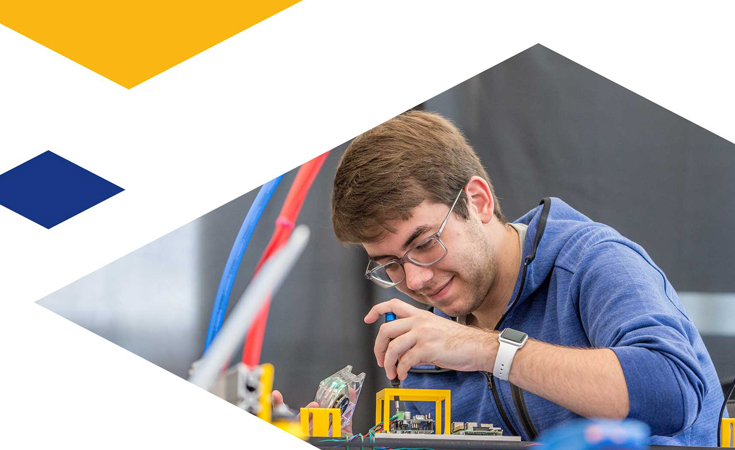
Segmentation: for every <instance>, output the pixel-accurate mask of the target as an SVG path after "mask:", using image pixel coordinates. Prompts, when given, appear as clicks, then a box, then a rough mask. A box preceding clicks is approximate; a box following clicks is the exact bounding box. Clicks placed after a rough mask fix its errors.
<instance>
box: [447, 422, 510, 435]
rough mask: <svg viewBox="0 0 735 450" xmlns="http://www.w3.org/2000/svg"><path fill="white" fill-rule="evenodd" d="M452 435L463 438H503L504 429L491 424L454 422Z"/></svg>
mask: <svg viewBox="0 0 735 450" xmlns="http://www.w3.org/2000/svg"><path fill="white" fill-rule="evenodd" d="M452 434H456V435H461V436H502V435H503V429H502V428H498V427H494V426H493V424H491V423H481V424H479V425H478V424H477V422H452Z"/></svg>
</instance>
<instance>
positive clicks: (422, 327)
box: [332, 111, 723, 445]
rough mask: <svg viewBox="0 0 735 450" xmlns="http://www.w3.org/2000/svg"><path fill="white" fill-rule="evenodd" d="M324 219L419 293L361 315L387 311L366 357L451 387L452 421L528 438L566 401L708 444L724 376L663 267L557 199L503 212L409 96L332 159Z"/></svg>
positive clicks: (407, 379)
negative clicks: (328, 215)
mask: <svg viewBox="0 0 735 450" xmlns="http://www.w3.org/2000/svg"><path fill="white" fill-rule="evenodd" d="M332 222H333V225H334V231H335V234H336V236H337V238H338V239H339V240H340V241H342V242H343V243H349V244H357V245H361V246H363V247H364V248H365V250H366V251H367V254H368V257H369V264H368V267H367V270H366V272H365V276H366V277H367V278H369V279H371V280H372V281H374V282H376V283H377V284H379V285H380V286H383V287H396V288H397V289H398V290H399V291H401V292H404V293H405V294H407V295H409V296H410V297H411V298H413V299H415V300H416V301H418V302H420V303H423V304H425V305H427V306H429V307H431V309H430V310H428V311H427V310H422V309H418V308H415V307H413V306H410V305H408V304H406V303H404V302H402V301H400V300H397V299H394V300H391V301H388V302H385V303H381V304H378V305H376V306H375V307H373V308H372V309H371V310H370V312H369V313H368V314H367V316H366V317H365V322H367V323H374V322H376V321H378V320H379V319H380V318H381V317H382V316H383V315H384V314H385V313H387V312H393V313H395V314H396V315H397V316H398V319H397V320H395V321H392V322H389V323H385V324H383V325H381V327H380V332H379V334H378V336H377V338H376V341H375V349H374V350H375V357H376V359H377V362H378V365H380V366H381V367H383V368H384V369H385V373H386V375H387V377H388V378H390V379H393V378H394V377H396V376H398V378H399V379H400V380H402V386H403V387H408V388H422V389H451V391H452V417H453V419H455V421H471V422H484V423H493V424H495V425H496V426H501V427H502V428H503V429H504V431H505V432H506V434H518V435H521V436H522V437H523V438H524V439H532V438H533V437H535V434H536V433H538V432H541V431H543V430H545V429H547V428H549V427H551V426H553V425H556V424H559V423H560V422H563V421H565V420H568V419H572V418H575V417H578V416H585V417H606V418H618V419H622V418H626V417H628V418H633V419H638V420H641V421H643V422H646V423H647V424H648V425H649V426H650V427H651V431H652V434H653V435H654V437H653V439H652V444H661V445H714V444H715V438H716V436H715V434H716V429H717V421H718V414H719V408H720V406H721V404H722V401H723V395H722V391H721V389H720V386H719V382H718V379H717V375H716V373H715V369H714V367H713V365H712V361H711V359H710V357H709V355H708V353H707V350H706V349H705V347H704V344H703V343H702V339H701V338H700V336H699V333H698V332H697V330H696V329H695V327H694V325H693V324H692V322H691V321H690V320H689V318H688V316H687V314H686V312H685V311H684V307H683V306H682V304H681V303H680V301H679V299H678V297H677V294H676V292H675V291H674V288H673V287H672V286H671V284H670V283H669V282H668V280H667V279H666V276H665V275H664V273H663V272H662V271H661V269H659V268H658V267H657V266H656V265H655V264H654V262H653V261H652V260H651V258H650V257H649V256H648V254H647V253H646V252H645V250H644V249H643V248H641V247H640V246H639V245H637V244H635V243H634V242H632V241H630V240H628V239H626V238H625V237H623V236H621V235H620V234H619V233H617V232H616V231H615V230H613V229H612V228H610V227H608V226H605V225H602V224H599V223H595V222H592V221H591V220H590V219H588V218H587V217H585V216H584V215H582V214H581V213H579V212H577V211H575V210H574V209H572V208H571V207H570V206H569V205H567V204H566V203H564V202H563V201H561V200H559V199H555V198H554V199H545V200H544V201H543V202H542V204H541V205H539V206H538V207H536V208H534V209H532V210H531V211H529V212H528V213H527V214H525V215H524V216H523V217H521V218H520V219H518V220H517V221H516V222H514V223H508V222H506V220H505V218H504V216H503V214H502V212H501V208H500V204H499V203H498V200H497V198H496V196H495V193H494V192H493V187H492V184H491V182H490V178H489V177H488V175H487V173H486V171H485V169H484V168H483V167H482V164H481V163H480V160H479V159H478V157H477V155H476V154H475V153H474V151H473V149H472V148H471V147H470V146H469V144H468V143H467V142H466V140H465V138H464V137H463V135H462V134H461V133H460V131H459V130H458V129H457V128H456V127H455V126H454V125H452V124H451V123H450V122H449V121H447V120H446V119H444V118H442V117H441V116H439V115H437V114H430V113H425V112H418V111H412V112H408V113H405V114H403V115H401V116H398V117H396V118H394V119H392V120H389V121H388V122H385V123H383V124H382V125H380V126H378V127H376V128H374V129H372V130H370V131H368V132H366V133H364V134H363V135H361V136H358V137H357V138H356V139H355V140H354V141H353V142H352V144H351V145H350V146H349V148H348V149H347V150H346V152H345V154H344V155H343V157H342V159H341V161H340V164H339V168H338V169H337V174H336V176H335V181H334V190H333V196H332ZM501 332H502V333H501ZM411 368H413V369H411ZM409 369H411V370H410V371H409ZM428 406H432V405H428ZM428 406H427V411H428V409H431V408H428ZM409 407H410V408H411V409H412V410H413V411H414V412H421V411H423V404H421V403H415V404H411V405H409ZM432 407H433V406H432Z"/></svg>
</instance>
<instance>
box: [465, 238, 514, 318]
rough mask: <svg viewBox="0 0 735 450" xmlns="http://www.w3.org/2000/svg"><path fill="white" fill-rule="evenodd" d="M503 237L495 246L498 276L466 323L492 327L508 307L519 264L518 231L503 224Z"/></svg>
mask: <svg viewBox="0 0 735 450" xmlns="http://www.w3.org/2000/svg"><path fill="white" fill-rule="evenodd" d="M504 227H505V230H504V234H503V239H501V241H500V245H499V246H498V248H497V253H496V255H497V256H498V257H499V261H498V263H499V265H500V266H499V267H498V277H497V279H496V280H495V283H494V285H493V287H491V288H490V291H489V292H488V295H487V297H486V298H485V301H484V302H482V305H480V307H479V308H477V309H476V310H475V311H473V312H472V314H471V315H470V316H468V317H467V324H468V325H474V326H477V327H480V328H486V329H493V328H495V325H496V324H497V323H498V321H499V320H500V318H501V317H502V316H503V313H504V312H505V308H507V307H508V303H509V302H510V301H511V298H510V297H511V295H513V289H514V288H515V284H516V280H517V278H518V271H519V269H520V266H521V246H520V241H519V237H518V231H517V230H516V229H515V228H513V227H512V226H510V225H507V224H505V225H504Z"/></svg>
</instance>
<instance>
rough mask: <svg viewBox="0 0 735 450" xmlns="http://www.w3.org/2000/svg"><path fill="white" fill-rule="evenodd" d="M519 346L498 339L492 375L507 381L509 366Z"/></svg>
mask: <svg viewBox="0 0 735 450" xmlns="http://www.w3.org/2000/svg"><path fill="white" fill-rule="evenodd" d="M518 349H519V347H517V346H515V345H512V344H509V343H507V342H502V341H500V346H499V347H498V354H497V355H495V366H494V367H493V375H494V376H496V377H497V378H500V379H501V380H505V381H508V375H510V366H511V364H512V363H513V358H514V357H515V355H516V352H517V351H518Z"/></svg>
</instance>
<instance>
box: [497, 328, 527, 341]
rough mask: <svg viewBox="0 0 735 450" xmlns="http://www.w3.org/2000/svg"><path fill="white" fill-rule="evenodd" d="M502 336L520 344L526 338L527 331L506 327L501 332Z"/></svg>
mask: <svg viewBox="0 0 735 450" xmlns="http://www.w3.org/2000/svg"><path fill="white" fill-rule="evenodd" d="M500 337H502V338H503V339H507V340H509V341H512V342H515V343H517V344H520V343H521V342H523V340H524V339H526V333H522V332H520V331H516V330H512V329H510V328H506V329H505V330H503V332H502V333H500Z"/></svg>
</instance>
